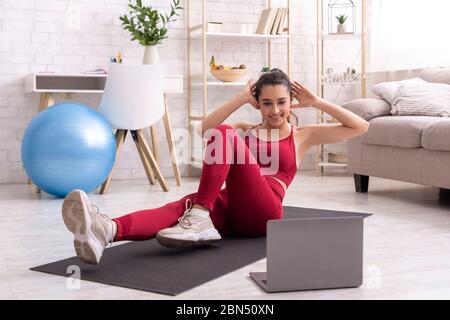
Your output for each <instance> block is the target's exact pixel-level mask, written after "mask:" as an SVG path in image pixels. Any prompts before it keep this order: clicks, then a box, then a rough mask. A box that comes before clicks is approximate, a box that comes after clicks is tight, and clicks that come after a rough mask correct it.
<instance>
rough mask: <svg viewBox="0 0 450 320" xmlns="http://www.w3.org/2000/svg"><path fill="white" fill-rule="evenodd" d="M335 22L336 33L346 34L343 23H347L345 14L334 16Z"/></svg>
mask: <svg viewBox="0 0 450 320" xmlns="http://www.w3.org/2000/svg"><path fill="white" fill-rule="evenodd" d="M336 20H337V22H338V25H337V33H345V32H346V25H345V21H347V16H346V15H345V14H341V15H338V16H336Z"/></svg>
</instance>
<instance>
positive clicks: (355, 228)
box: [250, 211, 370, 292]
mask: <svg viewBox="0 0 450 320" xmlns="http://www.w3.org/2000/svg"><path fill="white" fill-rule="evenodd" d="M367 216H370V214H362V213H347V212H342V213H340V212H332V211H328V212H326V213H322V214H321V213H307V212H306V213H305V214H302V215H301V216H300V217H299V218H295V219H283V220H270V221H269V222H268V223H267V272H252V273H250V277H251V278H252V279H253V280H254V281H255V282H256V283H257V284H258V285H259V286H260V287H261V288H262V289H263V290H265V291H267V292H279V291H298V290H313V289H331V288H345V287H358V286H360V285H361V284H362V270H363V219H364V218H365V217H367Z"/></svg>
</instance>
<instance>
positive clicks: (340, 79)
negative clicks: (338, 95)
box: [323, 67, 361, 83]
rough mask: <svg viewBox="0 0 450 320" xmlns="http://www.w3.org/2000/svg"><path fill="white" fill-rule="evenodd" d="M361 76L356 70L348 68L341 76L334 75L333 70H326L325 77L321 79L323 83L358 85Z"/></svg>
mask: <svg viewBox="0 0 450 320" xmlns="http://www.w3.org/2000/svg"><path fill="white" fill-rule="evenodd" d="M360 80H361V75H360V74H357V73H356V70H355V69H353V68H350V67H348V68H347V71H346V72H343V73H341V74H337V73H334V70H333V68H331V67H330V68H328V69H327V73H326V76H325V77H324V78H323V82H324V83H358V82H359V81H360Z"/></svg>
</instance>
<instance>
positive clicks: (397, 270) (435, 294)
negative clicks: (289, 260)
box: [0, 172, 450, 299]
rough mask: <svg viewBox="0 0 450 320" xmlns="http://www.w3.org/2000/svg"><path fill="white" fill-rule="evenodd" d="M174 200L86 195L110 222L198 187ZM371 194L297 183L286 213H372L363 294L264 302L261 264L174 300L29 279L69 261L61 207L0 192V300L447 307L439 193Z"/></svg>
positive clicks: (448, 232) (20, 189)
mask: <svg viewBox="0 0 450 320" xmlns="http://www.w3.org/2000/svg"><path fill="white" fill-rule="evenodd" d="M168 183H169V186H170V187H171V191H170V192H169V193H164V192H163V191H161V189H160V188H159V187H158V186H156V185H155V186H150V185H148V184H147V183H146V182H145V181H138V182H136V181H132V182H126V181H113V182H112V184H111V189H110V192H109V193H108V194H106V195H98V194H92V195H91V200H92V202H93V203H95V204H97V205H98V206H99V207H100V209H101V212H103V213H107V214H109V215H111V216H113V217H116V216H120V215H123V214H125V213H129V212H132V211H134V210H138V209H142V208H150V207H155V206H160V205H162V204H164V203H165V202H168V201H172V200H176V199H178V198H180V197H182V196H183V195H184V194H187V193H189V192H193V191H196V187H197V183H198V180H197V179H193V178H192V179H188V178H184V180H183V185H182V186H181V187H176V186H175V181H174V180H171V179H168ZM369 188H370V190H369V193H368V194H357V193H355V192H354V189H353V179H352V178H351V177H349V176H346V175H343V174H339V173H337V174H330V173H328V174H325V175H324V176H322V177H317V176H315V173H314V172H301V173H299V174H298V176H297V177H296V179H295V180H294V182H293V183H292V185H291V186H290V189H289V190H288V193H287V195H286V198H285V201H284V204H285V205H295V206H304V207H312V208H322V209H335V210H348V211H360V212H368V213H374V215H373V216H372V217H370V218H368V219H366V221H365V243H364V250H365V251H364V284H363V286H361V287H359V288H354V289H338V290H319V291H305V292H292V293H277V294H266V293H264V292H262V291H261V290H260V289H259V287H257V286H256V285H255V284H254V283H253V282H252V281H251V280H250V279H249V277H248V273H249V272H250V271H264V269H265V260H261V261H258V262H256V263H254V264H252V265H249V266H247V267H244V268H242V269H239V270H236V271H235V272H233V273H230V274H227V275H225V276H223V277H221V278H218V279H216V280H213V281H211V282H209V283H206V284H204V285H202V286H199V287H197V288H194V289H192V290H190V291H187V292H185V293H184V294H181V295H179V296H177V297H170V296H166V295H160V294H153V293H147V292H142V291H137V290H131V289H125V288H120V287H114V286H108V285H102V284H98V283H93V282H86V281H82V282H81V287H80V288H79V289H76V290H72V289H68V287H67V279H66V278H64V277H60V276H53V275H48V274H44V273H39V272H34V271H29V268H30V267H32V266H37V265H40V264H45V263H48V262H52V261H56V260H60V259H64V258H67V257H70V256H73V255H74V250H73V247H72V235H71V234H70V233H69V232H68V231H67V230H66V228H65V226H64V224H63V222H62V219H61V215H60V209H61V203H62V200H61V199H55V198H53V197H51V196H48V195H47V194H45V193H43V194H35V193H33V192H32V188H31V187H30V186H27V185H0V216H1V219H0V246H1V248H0V275H1V277H0V278H1V281H0V299H33V298H38V299H112V298H114V299H409V298H419V299H449V298H450V206H449V205H445V204H439V202H438V189H437V188H430V187H423V186H418V185H413V184H407V183H401V182H396V181H390V180H383V179H376V178H371V181H370V187H369Z"/></svg>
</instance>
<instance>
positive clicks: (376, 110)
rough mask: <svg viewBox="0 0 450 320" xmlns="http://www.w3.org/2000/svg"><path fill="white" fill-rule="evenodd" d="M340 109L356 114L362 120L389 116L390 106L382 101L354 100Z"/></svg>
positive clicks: (370, 99)
mask: <svg viewBox="0 0 450 320" xmlns="http://www.w3.org/2000/svg"><path fill="white" fill-rule="evenodd" d="M342 107H344V108H345V109H347V110H350V111H351V112H353V113H356V114H357V115H358V116H360V117H361V118H363V119H364V120H367V121H369V120H371V119H373V118H376V117H381V116H388V115H391V105H390V104H389V103H388V102H386V101H384V100H383V99H377V98H366V99H356V100H352V101H349V102H347V103H345V104H344V105H343V106H342Z"/></svg>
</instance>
